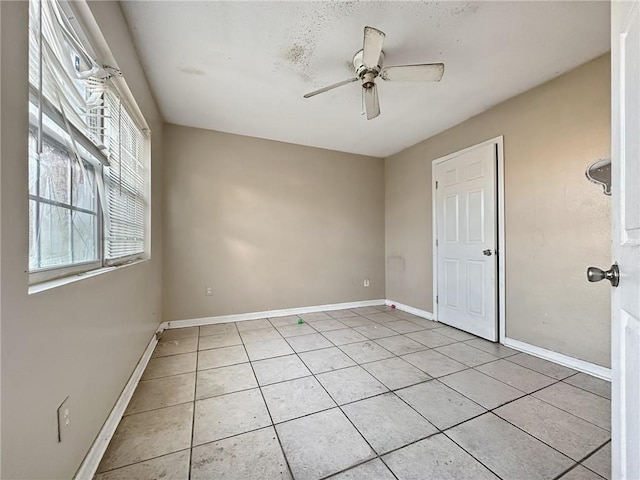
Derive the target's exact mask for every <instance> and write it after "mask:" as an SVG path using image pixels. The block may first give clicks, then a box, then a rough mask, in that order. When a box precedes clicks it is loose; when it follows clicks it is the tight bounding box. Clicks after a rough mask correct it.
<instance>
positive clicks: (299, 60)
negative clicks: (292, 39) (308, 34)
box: [285, 43, 307, 65]
mask: <svg viewBox="0 0 640 480" xmlns="http://www.w3.org/2000/svg"><path fill="white" fill-rule="evenodd" d="M306 55H307V52H306V49H305V47H303V46H302V45H298V44H297V43H294V44H293V45H292V46H291V47H290V48H289V50H288V51H287V53H286V54H285V59H286V60H287V61H289V62H290V63H292V64H294V65H301V64H303V63H304V59H305V57H306Z"/></svg>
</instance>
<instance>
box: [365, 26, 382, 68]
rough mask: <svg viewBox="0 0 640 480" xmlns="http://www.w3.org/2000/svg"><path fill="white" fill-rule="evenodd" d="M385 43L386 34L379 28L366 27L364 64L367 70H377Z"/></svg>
mask: <svg viewBox="0 0 640 480" xmlns="http://www.w3.org/2000/svg"><path fill="white" fill-rule="evenodd" d="M383 43H384V32H381V31H380V30H378V29H377V28H373V27H364V41H363V43H362V50H363V52H362V63H364V66H365V67H367V68H376V67H377V66H378V60H379V59H380V53H381V52H382V44H383Z"/></svg>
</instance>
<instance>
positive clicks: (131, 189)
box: [105, 91, 147, 263]
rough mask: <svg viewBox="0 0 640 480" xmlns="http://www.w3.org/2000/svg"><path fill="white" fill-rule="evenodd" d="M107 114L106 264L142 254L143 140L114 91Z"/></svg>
mask: <svg viewBox="0 0 640 480" xmlns="http://www.w3.org/2000/svg"><path fill="white" fill-rule="evenodd" d="M105 100H106V106H107V111H108V112H109V118H108V125H107V133H108V138H109V164H110V166H109V167H108V168H107V169H106V170H107V174H106V182H105V183H106V184H107V196H108V217H107V218H108V222H107V225H106V226H107V228H106V230H107V234H106V235H105V259H106V261H107V263H113V262H114V261H115V260H122V259H125V258H128V257H132V256H134V257H135V256H139V255H141V254H142V253H143V252H144V238H145V212H146V211H147V207H146V202H145V184H144V178H145V173H144V164H143V162H142V159H143V155H144V149H145V145H146V138H145V135H144V133H143V132H142V131H141V130H140V128H138V126H137V125H136V124H135V123H134V121H133V119H132V118H131V115H130V114H129V112H128V111H127V108H126V107H125V105H123V103H122V102H121V100H120V98H119V97H118V96H117V94H115V93H114V92H111V91H110V92H107V93H106V95H105Z"/></svg>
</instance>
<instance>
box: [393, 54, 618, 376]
mask: <svg viewBox="0 0 640 480" xmlns="http://www.w3.org/2000/svg"><path fill="white" fill-rule="evenodd" d="M500 135H504V158H505V197H506V198H505V210H506V212H505V213H506V220H505V229H506V249H507V251H506V263H505V265H506V319H507V327H506V334H507V336H508V337H510V338H513V339H516V340H520V341H523V342H526V343H530V344H532V345H536V346H539V347H543V348H546V349H549V350H553V351H556V352H561V353H564V354H566V355H570V356H573V357H576V358H579V359H582V360H587V361H590V362H593V363H596V364H598V365H603V366H609V365H610V362H609V353H610V333H609V328H610V326H609V322H610V310H609V295H610V286H609V284H608V283H607V282H602V283H600V284H589V283H587V281H586V277H585V271H586V268H587V266H590V265H595V266H604V267H606V266H608V265H609V264H610V263H611V247H610V241H611V233H610V232H611V220H610V198H609V197H606V196H604V195H603V194H602V189H601V188H600V187H599V186H596V185H594V184H591V183H589V182H588V181H587V180H586V178H585V175H584V171H585V168H586V167H587V166H588V165H589V164H590V163H592V162H594V161H595V160H597V159H599V158H607V157H610V135H611V134H610V59H609V56H608V55H605V56H602V57H600V58H597V59H595V60H593V61H591V62H589V63H587V64H585V65H583V66H581V67H579V68H577V69H575V70H573V71H571V72H569V73H567V74H565V75H562V76H560V77H558V78H556V79H554V80H552V81H550V82H548V83H546V84H543V85H541V86H539V87H537V88H534V89H532V90H530V91H528V92H526V93H524V94H522V95H519V96H517V97H514V98H512V99H510V100H508V101H506V102H504V103H502V104H500V105H498V106H496V107H494V108H491V109H490V110H488V111H486V112H484V113H482V114H480V115H478V116H476V117H473V118H471V119H469V120H467V121H465V122H463V123H461V124H460V125H457V126H456V127H453V128H451V129H449V130H447V131H445V132H443V133H441V134H439V135H436V136H434V137H432V138H430V139H428V140H425V141H423V142H421V143H419V144H418V145H415V146H413V147H411V148H409V149H407V150H404V151H403V152H400V153H398V154H396V155H394V156H392V157H390V158H388V159H387V160H386V162H385V180H386V214H385V215H386V257H387V278H386V289H387V290H386V291H387V298H389V299H393V300H395V301H398V302H401V303H405V304H408V305H411V306H413V307H417V308H420V309H424V310H427V311H430V312H431V311H433V305H432V289H433V285H432V261H431V252H432V232H431V208H432V205H431V162H432V161H433V160H435V159H437V158H439V157H442V156H444V155H447V154H449V153H452V152H455V151H458V150H461V149H463V148H466V147H469V146H471V145H475V144H477V143H480V142H482V141H484V140H488V139H490V138H494V137H497V136H500ZM402 264H404V268H402Z"/></svg>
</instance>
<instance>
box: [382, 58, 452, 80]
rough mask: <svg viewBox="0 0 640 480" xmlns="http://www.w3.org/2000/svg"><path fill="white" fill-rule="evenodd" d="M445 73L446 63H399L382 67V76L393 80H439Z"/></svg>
mask: <svg viewBox="0 0 640 480" xmlns="http://www.w3.org/2000/svg"><path fill="white" fill-rule="evenodd" d="M442 75H444V63H425V64H422V65H398V66H397V67H387V68H384V69H382V72H380V76H381V77H382V79H383V80H387V81H391V82H439V81H440V79H441V78H442Z"/></svg>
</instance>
